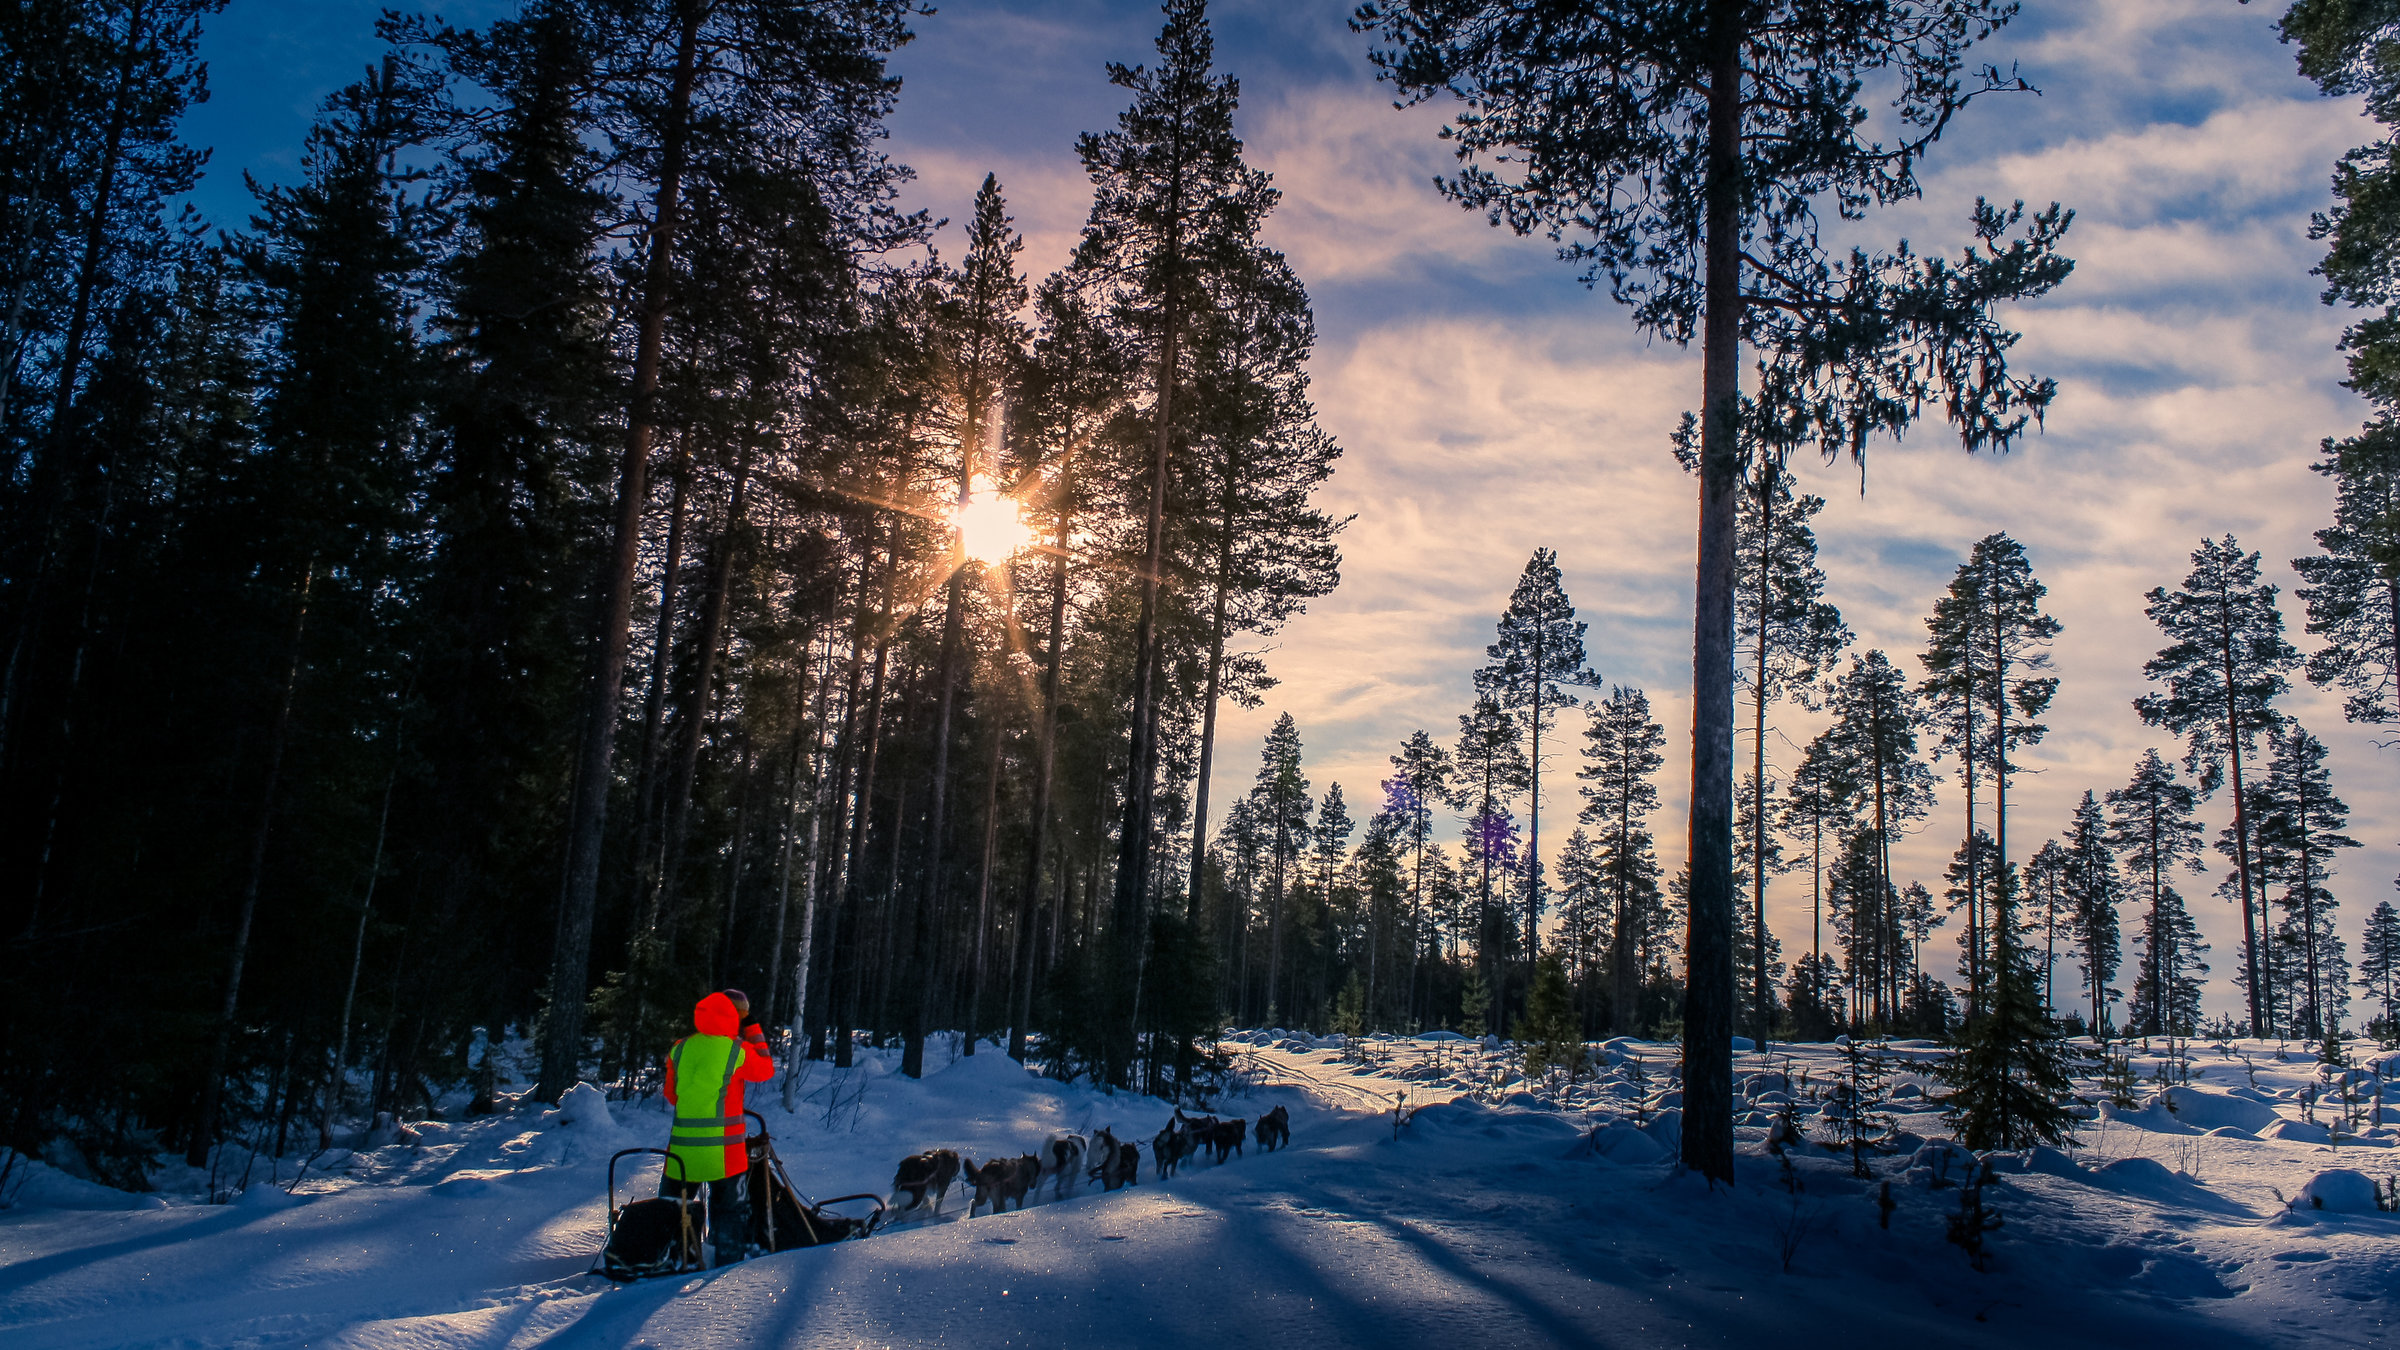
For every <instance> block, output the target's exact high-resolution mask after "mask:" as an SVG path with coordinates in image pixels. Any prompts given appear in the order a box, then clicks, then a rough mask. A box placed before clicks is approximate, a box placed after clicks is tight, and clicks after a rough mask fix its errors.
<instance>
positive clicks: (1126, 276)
mask: <svg viewBox="0 0 2400 1350" xmlns="http://www.w3.org/2000/svg"><path fill="white" fill-rule="evenodd" d="M1166 15H1167V20H1166V23H1165V25H1164V26H1163V27H1162V28H1161V29H1160V30H1159V36H1158V55H1159V64H1158V66H1157V67H1156V68H1155V69H1153V68H1149V67H1144V66H1124V65H1118V64H1114V63H1111V64H1110V66H1109V68H1108V78H1109V82H1110V83H1111V84H1114V85H1116V86H1117V87H1119V88H1121V89H1125V90H1128V91H1130V92H1131V93H1132V96H1133V101H1132V103H1131V105H1130V106H1128V107H1127V108H1126V110H1125V111H1124V112H1123V113H1121V114H1119V115H1118V118H1117V126H1116V128H1115V129H1114V130H1112V131H1106V132H1088V133H1086V134H1084V135H1083V136H1081V137H1079V138H1078V139H1077V141H1076V144H1075V152H1076V155H1077V156H1078V157H1079V158H1080V159H1081V160H1082V161H1083V166H1084V172H1085V173H1086V174H1087V175H1088V176H1089V177H1090V178H1091V180H1092V187H1093V197H1092V209H1091V214H1090V217H1089V219H1088V220H1086V222H1085V224H1084V229H1083V238H1082V240H1081V242H1080V243H1078V244H1077V246H1076V253H1075V264H1074V266H1075V270H1076V272H1077V273H1078V274H1079V275H1082V276H1087V277H1091V278H1094V279H1096V280H1098V281H1099V282H1100V283H1101V285H1102V288H1103V289H1104V290H1105V291H1106V292H1108V293H1109V294H1110V296H1111V303H1112V304H1113V307H1114V308H1115V309H1116V311H1117V312H1118V315H1119V318H1120V321H1122V322H1129V323H1130V324H1131V326H1132V327H1134V328H1135V329H1136V330H1137V331H1139V332H1140V334H1141V336H1142V339H1143V342H1144V345H1146V346H1147V348H1148V356H1149V365H1150V367H1151V371H1152V376H1151V406H1150V410H1149V421H1150V426H1149V439H1150V442H1151V450H1150V453H1149V455H1148V456H1147V460H1148V462H1147V463H1146V464H1143V465H1142V466H1141V468H1140V471H1139V473H1138V474H1137V475H1136V477H1135V478H1134V479H1133V480H1132V483H1133V484H1138V487H1137V488H1136V491H1137V492H1138V493H1139V494H1140V496H1141V498H1142V499H1143V500H1142V503H1141V506H1140V512H1141V515H1142V517H1143V521H1144V524H1143V530H1142V536H1141V538H1142V548H1141V554H1140V558H1141V561H1140V563H1139V564H1138V571H1137V572H1136V573H1135V576H1136V577H1137V579H1138V589H1139V591H1140V605H1139V611H1138V614H1137V616H1136V619H1135V625H1134V630H1133V650H1132V660H1131V677H1132V698H1131V700H1130V703H1129V712H1128V720H1127V726H1128V735H1127V753H1126V756H1125V780H1124V781H1125V790H1124V792H1123V794H1122V798H1121V809H1120V812H1119V826H1118V832H1117V867H1116V884H1115V891H1114V897H1113V901H1112V906H1113V910H1114V914H1113V916H1112V917H1113V929H1112V931H1114V932H1116V933H1117V934H1119V936H1120V939H1121V940H1124V941H1128V942H1130V943H1132V944H1133V945H1132V946H1130V947H1129V948H1128V952H1129V953H1130V952H1138V951H1139V949H1140V947H1139V943H1140V934H1141V932H1142V931H1143V924H1144V921H1145V917H1146V915H1147V913H1148V905H1147V896H1146V894H1145V888H1146V887H1147V886H1148V884H1149V879H1150V875H1151V866H1150V863H1151V858H1150V839H1151V834H1152V821H1153V810H1154V805H1155V803H1154V791H1155V786H1156V782H1157V776H1158V760H1159V746H1158V727H1157V722H1158V716H1159V707H1160V703H1161V694H1162V691H1163V683H1164V680H1165V675H1166V672H1165V669H1164V660H1163V646H1162V643H1161V635H1160V615H1161V597H1160V590H1161V587H1162V586H1163V584H1164V580H1165V563H1166V549H1167V543H1168V540H1167V519H1166V510H1167V496H1168V491H1169V482H1170V479H1171V478H1172V477H1173V476H1174V474H1175V464H1174V458H1175V456H1174V447H1175V442H1176V435H1177V431H1178V428H1179V426H1180V425H1181V422H1180V420H1179V418H1178V416H1177V413H1176V411H1175V409H1176V397H1177V386H1178V385H1179V384H1180V383H1182V382H1183V379H1184V369H1185V365H1186V358H1185V352H1184V345H1185V342H1186V339H1187V338H1188V337H1189V335H1190V331H1191V327H1192V325H1193V322H1194V316H1195V315H1197V314H1199V313H1201V312H1203V311H1204V309H1205V307H1206V305H1207V287H1208V283H1209V280H1210V278H1211V276H1212V275H1216V274H1222V273H1223V272H1225V271H1226V270H1229V269H1232V268H1238V267H1240V266H1243V265H1244V264H1246V263H1248V262H1249V261H1250V259H1251V256H1252V249H1253V247H1254V245H1253V240H1254V239H1255V236H1256V233H1257V229H1258V225H1259V222H1260V221H1262V220H1263V219H1264V218H1265V216H1266V214H1267V213H1268V212H1269V211H1270V210H1272V209H1273V207H1274V203H1275V197H1276V193H1275V190H1274V188H1273V187H1271V186H1270V185H1269V183H1268V180H1267V176H1266V175H1265V174H1263V173H1261V172H1259V171H1258V170H1256V169H1253V168H1251V167H1250V166H1249V165H1247V164H1245V163H1244V162H1243V160H1242V143H1241V141H1240V140H1239V139H1237V138H1236V137H1235V136H1234V134H1233V113H1234V108H1235V105H1236V104H1237V103H1238V102H1239V100H1240V86H1239V84H1238V83H1237V82H1236V81H1235V80H1234V79H1233V77H1231V76H1229V75H1218V74H1215V73H1213V69H1212V68H1213V65H1214V63H1215V59H1216V56H1215V41H1214V38H1213V37H1212V36H1211V34H1210V32H1209V25H1208V14H1207V6H1206V4H1205V3H1204V0H1171V3H1169V4H1168V5H1167V6H1166ZM1116 964H1117V966H1118V969H1119V974H1120V980H1121V982H1122V983H1124V984H1125V988H1123V989H1122V990H1120V991H1117V992H1115V993H1112V995H1111V1002H1110V1005H1109V1007H1108V1009H1106V1010H1105V1011H1106V1015H1108V1016H1110V1017H1112V1018H1113V1017H1115V1016H1117V1015H1118V1013H1119V1012H1125V1013H1130V1011H1131V999H1132V990H1131V983H1130V982H1131V978H1132V970H1133V967H1134V966H1135V964H1136V962H1134V961H1133V960H1131V959H1125V958H1121V959H1120V960H1119V961H1118V962H1117V963H1116ZM1274 981H1275V972H1274V970H1273V969H1272V968H1271V967H1270V970H1269V973H1268V982H1269V985H1270V988H1271V989H1272V987H1273V985H1274ZM1269 1002H1270V1004H1271V1003H1272V1002H1273V999H1272V997H1270V999H1269Z"/></svg>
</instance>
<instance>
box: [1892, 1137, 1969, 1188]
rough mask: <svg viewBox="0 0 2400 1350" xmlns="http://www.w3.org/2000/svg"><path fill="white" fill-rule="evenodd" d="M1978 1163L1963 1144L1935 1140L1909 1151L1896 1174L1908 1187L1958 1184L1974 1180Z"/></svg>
mask: <svg viewBox="0 0 2400 1350" xmlns="http://www.w3.org/2000/svg"><path fill="white" fill-rule="evenodd" d="M1982 1165H1983V1162H1982V1160H1981V1159H1979V1158H1977V1157H1976V1156H1975V1155H1974V1154H1973V1153H1970V1152H1968V1151H1967V1150H1966V1149H1965V1148H1964V1147H1963V1146H1961V1145H1958V1144H1954V1143H1951V1142H1950V1141H1948V1140H1946V1139H1937V1140H1935V1141H1934V1142H1932V1143H1930V1144H1927V1145H1925V1146H1924V1147H1922V1148H1920V1149H1918V1150H1917V1151H1916V1152H1915V1153H1912V1154H1910V1155H1909V1158H1908V1166H1907V1167H1905V1168H1902V1169H1901V1172H1900V1176H1901V1179H1902V1180H1904V1181H1905V1182H1907V1183H1908V1184H1909V1185H1911V1186H1924V1187H1927V1188H1931V1187H1935V1186H1959V1185H1964V1184H1966V1183H1967V1182H1970V1181H1972V1180H1974V1179H1975V1176H1976V1174H1977V1169H1979V1168H1980V1167H1982Z"/></svg>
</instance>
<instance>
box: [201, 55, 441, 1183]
mask: <svg viewBox="0 0 2400 1350" xmlns="http://www.w3.org/2000/svg"><path fill="white" fill-rule="evenodd" d="M430 92H431V91H430V88H429V82H428V81H427V80H426V78H425V76H424V74H423V72H421V71H419V70H416V69H415V68H413V67H410V66H407V65H404V64H403V63H401V62H399V61H397V60H387V61H385V62H384V63H383V65H382V67H381V68H380V69H379V70H377V71H375V72H372V73H370V74H369V76H368V77H367V78H366V79H365V80H363V81H361V82H360V83H358V84H355V85H352V86H350V87H348V88H346V89H344V90H341V91H339V92H337V93H336V94H334V95H333V96H332V97H331V98H330V99H328V100H327V102H326V106H325V110H324V115H323V117H322V118H321V119H320V121H319V122H318V124H317V125H316V127H315V128H313V129H312V130H311V132H310V136H309V150H308V155H307V156H306V158H305V160H304V164H305V167H306V170H307V179H306V181H305V182H303V183H302V184H300V185H298V186H296V187H290V188H279V187H278V188H258V187H256V185H255V184H254V190H255V191H256V192H257V195H258V197H259V203H260V210H261V212H262V214H261V215H260V216H259V217H258V218H257V219H256V220H255V221H254V222H253V228H254V229H255V231H256V233H255V234H254V235H251V236H248V237H246V238H244V239H243V240H241V241H239V242H237V243H236V244H235V246H234V252H235V256H236V258H237V259H238V261H239V263H240V265H241V267H242V270H243V271H244V272H245V273H246V274H247V276H248V278H249V280H250V282H251V284H252V286H253V287H254V288H255V290H256V292H257V294H258V297H259V300H260V302H261V304H262V306H263V307H264V308H265V309H266V310H267V313H268V315H269V316H270V318H269V322H270V323H271V324H272V326H273V327H272V331H273V335H274V336H273V341H274V344H275V345H274V355H273V356H272V357H271V358H270V364H269V370H268V377H267V379H268V387H267V393H266V398H265V403H264V407H263V408H262V409H261V419H260V432H261V440H262V441H263V443H264V448H265V453H264V454H263V455H262V456H261V457H260V459H259V460H258V461H257V462H256V463H255V464H254V465H253V466H252V474H253V477H252V478H251V482H250V485H249V490H250V492H251V494H252V496H251V500H250V502H249V507H250V509H251V510H252V511H255V512H256V515H257V523H258V525H259V526H261V527H263V526H264V525H265V524H266V522H269V521H272V522H275V525H276V528H274V529H266V528H260V529H259V533H258V536H257V537H258V538H260V539H261V540H262V541H271V542H267V543H265V544H264V546H263V547H262V548H260V550H259V553H260V555H263V556H254V557H253V559H252V560H251V563H252V566H254V567H255V568H256V570H257V575H258V576H259V579H260V580H267V579H268V578H272V581H271V582H270V583H269V586H268V587H263V588H262V589H268V590H269V591H270V593H271V594H274V595H275V596H276V597H277V607H278V608H281V609H284V610H285V612H286V613H288V615H289V620H288V628H286V631H285V633H284V634H283V635H282V637H281V641H280V643H279V645H278V649H277V650H276V651H275V653H274V655H273V656H272V657H271V658H270V660H271V661H272V662H273V664H274V668H275V669H276V670H277V671H278V672H279V678H278V679H277V681H276V685H277V689H278V692H277V696H276V703H275V709H274V711H273V712H272V713H271V714H270V715H268V716H267V717H266V718H265V719H263V720H264V721H265V723H266V727H267V730H266V743H267V749H266V757H265V758H266V766H265V773H264V776H263V780H262V782H261V783H260V785H259V788H258V793H259V796H258V803H257V807H256V817H255V823H254V825H253V826H252V829H251V836H250V847H249V856H248V859H247V861H246V864H245V866H244V869H243V873H242V877H243V879H242V883H241V888H240V900H239V908H238V910H237V911H236V915H235V918H234V923H233V933H232V940H231V942H230V943H229V944H228V945H229V948H230V954H229V958H228V962H227V973H226V978H225V985H224V999H223V1003H222V1005H221V1008H220V1011H219V1014H218V1020H217V1029H216V1036H215V1039H214V1042H213V1046H212V1049H211V1051H210V1056H209V1068H208V1076H207V1077H206V1078H205V1079H204V1080H203V1081H202V1084H201V1105H200V1114H199V1120H198V1124H199V1129H198V1130H197V1131H196V1132H195V1133H194V1134H193V1136H192V1138H191V1140H190V1142H189V1143H188V1144H187V1146H186V1149H185V1161H187V1162H189V1163H191V1164H192V1165H193V1166H195V1167H197V1166H201V1165H203V1163H204V1162H205V1160H206V1158H207V1150H208V1146H209V1145H210V1144H211V1143H212V1142H214V1138H215V1132H216V1130H217V1128H218V1125H219V1120H218V1103H219V1096H220V1093H221V1092H222V1090H223V1088H224V1086H225V1078H226V1066H227V1055H228V1051H229V1048H230V1038H231V1036H232V1034H233V1030H234V1023H235V1017H236V1013H237V1010H238V1007H239V1003H240V998H241V992H242V983H243V975H244V971H245V967H246V965H247V963H248V959H249V956H250V946H251V934H252V931H253V926H254V921H255V918H256V915H257V912H258V907H259V900H260V890H261V885H262V882H263V881H264V879H265V869H266V864H267V857H268V848H269V845H270V843H271V841H272V837H273V835H274V832H275V824H276V821H277V819H278V816H279V814H280V813H282V812H285V811H287V810H289V809H290V804H288V803H286V802H284V801H283V800H282V797H281V792H282V791H283V789H284V786H285V774H286V773H287V772H290V770H291V768H292V767H294V766H292V765H290V764H289V762H288V760H287V752H288V750H289V748H290V746H291V744H292V742H293V740H294V729H295V725H296V713H295V700H296V696H297V693H298V684H299V680H300V676H301V674H302V672H303V670H304V669H305V668H306V666H307V665H309V664H310V663H311V661H312V659H313V660H317V661H322V662H324V663H326V664H329V665H348V666H352V667H364V668H367V669H374V668H376V667H378V666H381V667H383V668H385V669H387V670H388V669H390V665H389V664H387V663H392V662H393V656H394V654H393V653H391V652H389V651H379V650H378V648H380V647H382V646H383V639H384V635H385V632H386V630H385V626H384V625H385V622H386V621H388V618H389V611H388V601H389V596H390V595H391V593H392V592H393V591H394V590H395V589H399V588H401V587H404V586H406V585H407V584H408V582H410V581H412V580H413V577H411V576H410V575H409V573H410V572H411V571H412V570H413V569H412V568H410V566H409V564H408V561H407V559H406V546H405V544H404V542H403V541H404V538H405V537H406V536H407V535H408V534H409V533H410V532H411V531H412V529H413V527H414V526H415V525H416V524H417V521H416V519H415V517H414V511H413V509H412V506H413V498H414V495H415V490H416V487H417V484H416V481H415V474H414V472H413V468H414V466H412V465H411V464H410V463H409V462H408V461H407V459H406V457H405V455H404V448H405V446H406V443H407V437H408V431H409V428H410V424H411V422H412V421H413V420H414V418H415V417H416V416H417V414H418V412H419V410H420V409H421V407H422V402H423V399H424V397H425V394H426V392H427V377H428V374H429V371H428V369H427V365H426V362H425V358H424V354H423V353H422V351H421V350H420V348H419V346H418V342H417V337H416V333H415V324H416V318H417V316H416V313H415V303H414V295H415V293H418V292H420V291H421V287H422V282H423V277H422V273H423V271H424V268H425V266H426V262H427V258H426V251H425V239H424V235H425V233H426V232H427V230H428V228H429V226H430V222H429V220H428V215H429V212H428V211H427V210H426V207H425V204H424V202H423V200H422V195H421V191H412V188H413V187H414V183H413V178H414V175H410V174H409V173H408V172H407V171H405V170H401V169H398V168H397V167H396V166H395V161H396V160H397V158H398V157H399V156H400V155H401V154H402V153H403V152H404V151H405V150H407V149H409V148H411V147H414V146H416V145H419V144H421V143H422V141H423V140H424V139H425V137H426V134H427V130H428V127H427V120H428V113H429V110H430V109H429V105H430V101H431V100H430ZM298 715H299V716H301V717H305V715H306V714H305V711H302V712H301V713H299V714H298Z"/></svg>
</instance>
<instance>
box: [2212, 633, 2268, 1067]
mask: <svg viewBox="0 0 2400 1350" xmlns="http://www.w3.org/2000/svg"><path fill="white" fill-rule="evenodd" d="M2220 631H2221V633H2222V638H2221V641H2220V643H2219V646H2218V652H2219V656H2220V660H2221V662H2222V664H2223V667H2224V675H2225V748H2226V750H2227V751H2228V752H2229V754H2230V756H2231V759H2232V762H2233V854H2234V860H2233V871H2234V875H2235V876H2236V877H2238V878H2240V889H2241V894H2242V960H2243V961H2244V963H2245V964H2246V966H2247V968H2248V972H2249V976H2250V987H2249V991H2248V992H2249V995H2250V1034H2251V1035H2253V1036H2264V1035H2266V1034H2267V1033H2266V1015H2265V1008H2266V1000H2265V999H2264V998H2263V997H2262V996H2261V994H2260V991H2259V975H2260V971H2259V960H2258V929H2259V926H2260V925H2259V923H2257V922H2254V921H2253V915H2254V914H2255V912H2256V911H2255V909H2254V908H2253V906H2252V905H2251V903H2250V801H2249V794H2247V793H2245V792H2244V791H2243V790H2242V728H2241V710H2240V708H2239V707H2237V706H2236V705H2235V702H2234V700H2235V698H2236V695H2235V693H2234V690H2235V689H2236V688H2237V687H2238V686H2236V685H2235V683H2234V668H2233V645H2234V637H2233V620H2232V615H2231V614H2230V613H2226V614H2225V615H2224V618H2223V621H2222V623H2221V625H2220Z"/></svg>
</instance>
